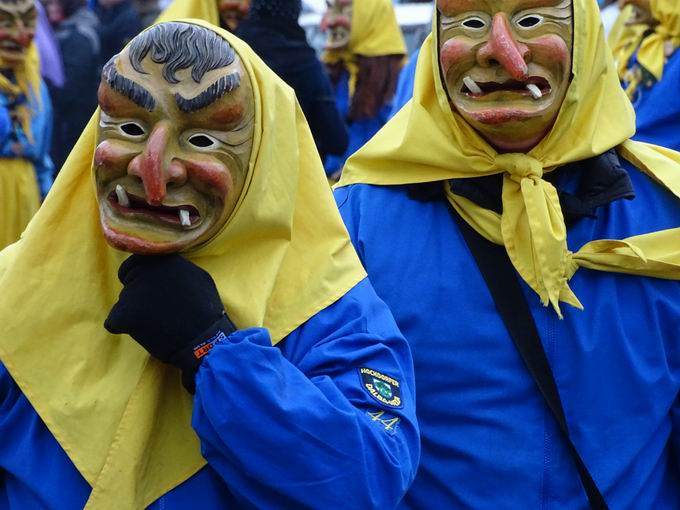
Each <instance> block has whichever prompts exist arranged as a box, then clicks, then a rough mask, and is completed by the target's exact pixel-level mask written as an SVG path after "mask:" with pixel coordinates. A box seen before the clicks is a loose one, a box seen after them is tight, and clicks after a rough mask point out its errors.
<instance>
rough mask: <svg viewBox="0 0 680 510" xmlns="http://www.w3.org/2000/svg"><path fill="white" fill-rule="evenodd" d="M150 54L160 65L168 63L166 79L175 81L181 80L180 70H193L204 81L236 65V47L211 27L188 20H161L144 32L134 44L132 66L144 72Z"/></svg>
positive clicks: (193, 75) (196, 76) (165, 66)
mask: <svg viewBox="0 0 680 510" xmlns="http://www.w3.org/2000/svg"><path fill="white" fill-rule="evenodd" d="M147 56H149V57H150V58H151V60H152V61H153V62H154V63H156V64H164V67H163V78H164V79H165V80H166V81H167V82H168V83H172V84H177V83H179V82H180V80H179V78H177V72H178V71H181V70H183V69H191V78H192V79H193V80H194V81H195V82H196V83H200V81H201V79H202V78H203V76H204V75H205V74H206V73H208V72H210V71H213V70H215V69H222V68H223V67H227V66H228V65H230V64H232V63H233V62H234V60H235V58H236V52H235V51H234V48H233V47H232V46H231V45H230V44H229V43H228V42H227V41H226V40H225V39H223V38H222V37H220V36H219V35H218V34H216V33H215V32H213V31H212V30H208V29H207V28H204V27H201V26H198V25H191V24H188V23H176V22H170V23H160V24H158V25H155V26H153V27H151V28H150V29H148V30H146V31H145V32H142V33H141V34H140V35H138V36H137V37H135V38H134V39H133V40H132V42H131V43H130V48H129V58H130V64H132V67H133V68H134V69H135V71H137V72H138V73H141V74H148V73H146V72H145V71H144V66H143V64H142V61H143V60H144V59H145V58H146V57H147Z"/></svg>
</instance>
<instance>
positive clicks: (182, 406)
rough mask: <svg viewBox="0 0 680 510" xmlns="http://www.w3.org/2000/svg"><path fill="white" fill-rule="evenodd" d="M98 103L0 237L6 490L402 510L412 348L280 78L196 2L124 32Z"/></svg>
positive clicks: (72, 507)
mask: <svg viewBox="0 0 680 510" xmlns="http://www.w3.org/2000/svg"><path fill="white" fill-rule="evenodd" d="M175 14H176V13H175V12H171V13H169V14H167V15H168V16H172V15H175ZM99 101H100V106H101V110H100V111H98V112H97V119H96V120H97V122H96V123H95V122H93V123H91V124H90V125H89V126H88V129H87V130H86V132H85V133H84V134H83V137H82V138H81V140H80V142H79V144H78V145H77V146H76V148H75V149H74V154H73V156H72V157H70V158H69V159H68V162H67V164H66V166H65V167H64V168H63V170H62V174H61V178H60V179H59V180H58V181H57V184H56V186H57V187H56V188H55V190H54V193H52V195H51V196H50V199H48V201H47V202H46V203H45V205H44V206H43V208H42V209H41V210H40V211H39V213H38V215H37V216H36V217H35V219H34V221H32V222H31V224H30V226H29V228H28V229H27V231H26V234H25V236H24V237H22V239H21V241H20V242H18V243H16V244H15V245H14V246H12V247H11V248H10V249H8V250H6V251H4V252H2V253H0V296H2V300H0V409H1V410H2V415H0V417H1V419H0V437H1V438H2V441H0V501H4V502H8V505H4V506H3V508H5V509H7V508H9V510H28V509H37V508H40V509H45V510H77V509H82V508H83V507H85V506H86V505H87V506H86V507H87V508H88V509H90V508H91V509H93V510H95V509H104V508H108V509H144V508H148V509H149V510H184V509H188V508H197V509H201V510H237V509H243V508H261V509H289V510H298V509H302V508H309V509H333V508H338V509H339V508H351V509H361V508H366V509H369V508H370V509H383V508H384V509H388V508H394V507H395V506H396V505H397V503H398V502H399V501H400V499H401V498H402V497H403V495H404V493H405V492H406V490H407V488H408V486H409V485H410V483H411V481H412V480H413V478H414V477H415V473H416V469H417V463H418V458H419V452H420V442H419V435H418V427H417V423H416V420H415V400H414V398H413V394H414V392H415V389H414V387H413V366H412V360H411V356H410V352H409V349H408V345H407V344H406V342H405V340H404V338H403V337H402V336H401V333H400V332H399V330H398V329H397V327H396V325H395V323H394V319H393V318H392V316H391V314H390V312H389V310H388V308H387V307H386V306H385V304H384V303H383V302H382V301H381V300H380V299H378V298H377V296H376V295H375V291H373V288H372V287H371V284H370V282H369V281H368V279H367V278H366V273H365V271H364V270H363V268H362V267H361V264H360V263H359V260H358V258H357V256H356V252H355V251H354V249H353V247H352V245H351V243H350V240H349V238H348V236H347V231H346V230H345V228H344V226H343V224H342V220H341V218H340V215H339V213H338V210H337V207H336V206H335V204H334V202H333V197H332V195H331V191H330V189H329V188H328V183H327V180H326V179H325V177H324V174H323V170H322V167H321V161H320V160H319V157H318V155H317V154H316V149H315V147H314V141H313V139H312V136H311V133H310V131H309V128H308V127H307V123H306V121H305V118H304V116H303V115H302V113H301V111H300V108H299V106H298V105H297V101H296V99H295V94H294V93H293V91H292V89H291V88H290V87H289V86H287V85H286V84H285V83H284V82H283V81H282V80H281V79H279V78H278V77H277V76H276V75H275V74H274V73H273V72H272V71H271V70H270V69H269V68H268V67H267V66H266V65H264V64H263V63H262V61H261V59H259V58H258V57H257V55H255V53H254V52H253V51H252V50H251V49H250V48H249V47H248V45H247V44H245V43H243V42H242V41H240V40H239V39H238V38H237V37H235V36H233V35H232V34H230V33H229V32H228V31H226V30H224V29H221V28H219V27H215V26H213V25H210V24H208V23H206V22H204V21H200V20H192V21H191V22H190V23H188V22H167V23H160V24H157V25H154V26H153V27H151V28H150V29H148V30H146V31H144V32H143V33H142V34H140V35H139V36H137V37H136V38H134V39H133V41H132V42H131V43H130V44H129V45H128V47H127V48H126V49H125V50H124V51H123V52H122V53H120V54H119V55H117V56H116V57H115V58H114V59H112V60H111V61H110V62H109V63H108V64H107V65H106V66H105V67H104V70H103V73H102V82H101V86H100V89H99ZM66 268H70V269H71V270H66ZM60 296H61V297H60ZM65 296H67V298H65ZM46 463H48V464H49V469H46V468H45V464H46ZM36 473H39V474H40V476H37V475H36Z"/></svg>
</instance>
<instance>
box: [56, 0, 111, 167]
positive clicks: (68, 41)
mask: <svg viewBox="0 0 680 510" xmlns="http://www.w3.org/2000/svg"><path fill="white" fill-rule="evenodd" d="M42 1H43V3H44V4H45V7H46V8H47V12H48V16H49V19H50V23H52V25H53V26H54V29H55V32H56V34H57V39H58V41H59V48H60V50H61V54H62V55H63V60H64V71H65V75H66V76H65V77H66V80H65V83H64V85H63V86H61V87H56V86H51V87H50V96H51V97H52V103H53V106H54V130H53V139H52V149H51V154H52V161H53V162H54V164H55V166H56V170H57V172H59V170H60V169H61V167H62V165H63V164H64V162H65V161H66V158H67V157H68V155H69V154H70V153H71V149H73V147H74V146H75V144H76V142H77V141H78V138H79V137H80V134H81V133H82V132H83V129H85V126H86V125H87V123H88V121H89V120H90V117H92V113H93V112H94V110H95V108H96V107H97V87H98V85H99V77H100V75H101V64H100V61H101V54H100V53H101V41H100V39H99V28H100V27H99V19H98V18H97V16H96V15H95V14H94V13H93V12H92V11H91V10H90V9H88V7H87V5H86V4H85V0H42Z"/></svg>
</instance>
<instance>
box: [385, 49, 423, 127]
mask: <svg viewBox="0 0 680 510" xmlns="http://www.w3.org/2000/svg"><path fill="white" fill-rule="evenodd" d="M418 55H420V48H418V49H417V50H416V51H414V52H413V53H412V54H411V57H410V58H409V60H408V64H406V65H405V66H404V67H403V69H402V70H401V72H400V73H399V81H398V82H397V91H396V93H395V94H394V101H392V110H390V117H389V118H390V119H391V118H392V117H394V116H395V115H396V114H397V112H398V111H399V110H401V109H402V108H403V106H404V105H405V104H406V103H408V102H409V101H410V100H411V98H412V97H413V87H414V86H415V83H416V66H417V65H418Z"/></svg>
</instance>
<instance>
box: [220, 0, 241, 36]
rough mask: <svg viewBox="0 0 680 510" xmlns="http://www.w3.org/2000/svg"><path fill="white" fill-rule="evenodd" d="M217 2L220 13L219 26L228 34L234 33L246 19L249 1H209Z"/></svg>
mask: <svg viewBox="0 0 680 510" xmlns="http://www.w3.org/2000/svg"><path fill="white" fill-rule="evenodd" d="M211 1H213V2H214V1H217V8H218V10H219V12H220V25H221V26H222V28H226V29H227V30H229V31H230V32H236V30H237V29H238V27H239V25H240V24H241V23H242V22H243V20H245V19H246V18H247V17H248V10H249V8H250V0H211Z"/></svg>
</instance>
